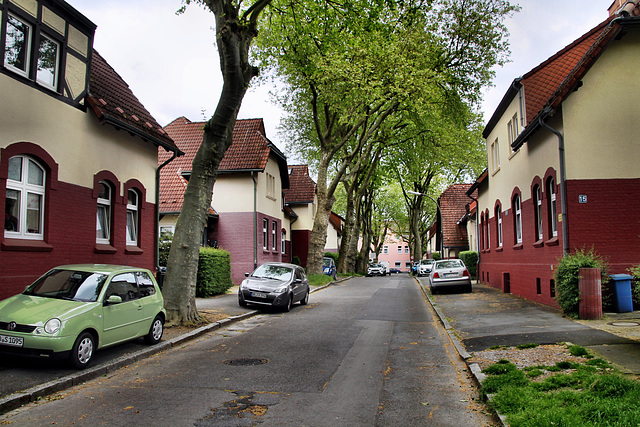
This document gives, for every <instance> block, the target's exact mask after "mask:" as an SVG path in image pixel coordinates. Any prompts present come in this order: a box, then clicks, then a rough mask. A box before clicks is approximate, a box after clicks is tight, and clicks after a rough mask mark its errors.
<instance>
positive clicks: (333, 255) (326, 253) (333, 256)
mask: <svg viewBox="0 0 640 427" xmlns="http://www.w3.org/2000/svg"><path fill="white" fill-rule="evenodd" d="M324 256H325V257H327V258H333V260H334V261H335V262H336V264H338V257H339V256H340V254H337V253H335V252H325V253H324Z"/></svg>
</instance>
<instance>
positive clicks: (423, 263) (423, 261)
mask: <svg viewBox="0 0 640 427" xmlns="http://www.w3.org/2000/svg"><path fill="white" fill-rule="evenodd" d="M420 264H422V265H427V264H433V260H432V259H423V260H422V261H420Z"/></svg>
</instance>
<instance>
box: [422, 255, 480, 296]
mask: <svg viewBox="0 0 640 427" xmlns="http://www.w3.org/2000/svg"><path fill="white" fill-rule="evenodd" d="M429 287H430V288H431V293H432V294H435V293H436V292H439V291H441V290H442V289H450V288H461V289H462V290H463V291H464V292H473V288H472V286H471V274H469V270H467V267H466V266H465V265H464V262H462V260H459V259H444V260H439V261H436V262H434V263H433V269H432V270H431V275H430V276H429Z"/></svg>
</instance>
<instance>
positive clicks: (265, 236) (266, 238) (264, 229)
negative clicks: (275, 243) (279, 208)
mask: <svg viewBox="0 0 640 427" xmlns="http://www.w3.org/2000/svg"><path fill="white" fill-rule="evenodd" d="M268 228H269V220H268V219H266V218H263V219H262V249H264V250H265V251H266V250H267V247H268V245H269V235H268V234H267V233H268V231H267V230H268Z"/></svg>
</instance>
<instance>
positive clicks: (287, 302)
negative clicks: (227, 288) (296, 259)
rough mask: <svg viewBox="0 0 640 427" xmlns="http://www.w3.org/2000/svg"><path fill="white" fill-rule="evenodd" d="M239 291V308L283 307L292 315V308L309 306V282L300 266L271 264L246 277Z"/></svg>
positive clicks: (279, 263)
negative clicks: (254, 305)
mask: <svg viewBox="0 0 640 427" xmlns="http://www.w3.org/2000/svg"><path fill="white" fill-rule="evenodd" d="M245 276H246V279H244V280H243V281H242V283H241V284H240V289H238V304H239V305H240V306H241V307H246V306H247V305H248V304H256V305H262V306H273V307H279V308H281V309H283V310H284V311H290V310H291V306H292V305H293V304H294V303H296V302H300V305H306V304H307V303H308V302H309V293H310V289H309V280H308V279H307V276H306V274H305V273H304V270H303V269H302V267H300V266H299V265H295V264H287V263H283V262H268V263H265V264H262V265H261V266H260V267H258V268H256V269H255V270H254V271H253V273H251V274H249V273H247V274H245Z"/></svg>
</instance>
